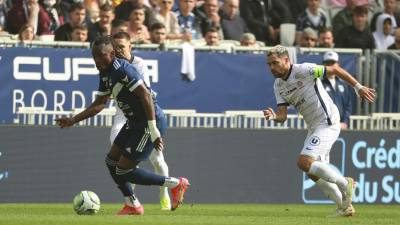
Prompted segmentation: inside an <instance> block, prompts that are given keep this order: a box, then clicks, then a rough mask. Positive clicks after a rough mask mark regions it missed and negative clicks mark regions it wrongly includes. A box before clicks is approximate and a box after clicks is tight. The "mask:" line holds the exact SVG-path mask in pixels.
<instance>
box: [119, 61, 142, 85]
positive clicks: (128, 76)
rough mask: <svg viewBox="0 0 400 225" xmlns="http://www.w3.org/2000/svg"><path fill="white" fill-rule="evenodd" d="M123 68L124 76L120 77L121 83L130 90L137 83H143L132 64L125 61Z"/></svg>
mask: <svg viewBox="0 0 400 225" xmlns="http://www.w3.org/2000/svg"><path fill="white" fill-rule="evenodd" d="M123 70H124V71H123V73H124V75H125V76H124V78H122V81H123V82H122V83H123V84H124V85H125V87H127V88H128V90H129V91H130V92H133V91H134V90H135V89H136V88H137V87H138V86H139V85H141V84H143V79H142V76H141V75H140V74H139V71H138V70H137V69H136V68H135V67H134V66H132V65H131V64H129V63H126V64H125V65H124V67H123Z"/></svg>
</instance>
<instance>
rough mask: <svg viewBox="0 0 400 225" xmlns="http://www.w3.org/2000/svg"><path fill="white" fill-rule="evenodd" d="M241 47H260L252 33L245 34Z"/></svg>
mask: <svg viewBox="0 0 400 225" xmlns="http://www.w3.org/2000/svg"><path fill="white" fill-rule="evenodd" d="M240 46H247V47H258V45H257V40H256V36H254V34H252V33H244V34H243V35H242V38H241V39H240Z"/></svg>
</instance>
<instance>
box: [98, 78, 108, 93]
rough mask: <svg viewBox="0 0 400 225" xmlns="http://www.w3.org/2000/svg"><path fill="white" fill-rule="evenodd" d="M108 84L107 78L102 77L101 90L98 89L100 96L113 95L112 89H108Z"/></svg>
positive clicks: (100, 80) (100, 81)
mask: <svg viewBox="0 0 400 225" xmlns="http://www.w3.org/2000/svg"><path fill="white" fill-rule="evenodd" d="M107 82H108V79H107V77H102V76H100V79H99V88H98V89H97V95H98V96H106V95H110V94H111V91H110V89H108V88H107Z"/></svg>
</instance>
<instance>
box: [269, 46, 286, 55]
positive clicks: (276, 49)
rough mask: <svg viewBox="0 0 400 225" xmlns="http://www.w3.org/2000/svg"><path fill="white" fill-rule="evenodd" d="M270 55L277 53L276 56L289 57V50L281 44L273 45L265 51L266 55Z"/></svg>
mask: <svg viewBox="0 0 400 225" xmlns="http://www.w3.org/2000/svg"><path fill="white" fill-rule="evenodd" d="M271 55H277V56H278V57H282V56H287V57H289V52H288V50H287V48H285V47H284V46H282V45H275V46H274V47H272V48H271V49H270V50H269V51H268V52H267V56H271Z"/></svg>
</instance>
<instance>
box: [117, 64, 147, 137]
mask: <svg viewBox="0 0 400 225" xmlns="http://www.w3.org/2000/svg"><path fill="white" fill-rule="evenodd" d="M131 65H132V66H134V67H135V68H136V69H137V71H138V72H139V74H140V75H142V76H143V81H144V82H145V84H146V86H148V87H150V77H149V72H148V68H147V65H146V63H145V62H144V60H143V59H142V58H140V57H138V56H135V57H134V58H133V60H132V63H131ZM115 108H116V109H117V111H116V113H115V116H114V121H113V124H116V125H117V126H120V124H122V125H123V124H125V121H126V118H125V116H124V113H123V112H122V110H121V109H120V108H119V107H118V105H115ZM118 124H119V125H118ZM113 126H114V125H113ZM121 127H122V126H121ZM118 130H119V129H118Z"/></svg>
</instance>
